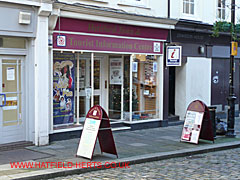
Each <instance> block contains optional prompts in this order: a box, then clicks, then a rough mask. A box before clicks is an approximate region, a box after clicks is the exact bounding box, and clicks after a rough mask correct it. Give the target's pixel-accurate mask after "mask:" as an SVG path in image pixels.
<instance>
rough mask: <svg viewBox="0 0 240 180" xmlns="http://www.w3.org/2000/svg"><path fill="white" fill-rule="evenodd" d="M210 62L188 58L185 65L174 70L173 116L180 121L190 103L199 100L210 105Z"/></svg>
mask: <svg viewBox="0 0 240 180" xmlns="http://www.w3.org/2000/svg"><path fill="white" fill-rule="evenodd" d="M211 62H212V60H211V59H210V58H201V57H188V58H187V63H186V64H184V65H183V66H182V67H177V68H176V81H175V82H176V90H175V105H176V107H175V114H176V115H179V116H180V119H181V120H183V119H184V116H185V113H186V110H187V107H188V105H189V104H190V103H191V102H192V101H194V100H201V101H203V102H204V103H205V104H206V105H207V106H209V105H210V103H211V67H212V65H211Z"/></svg>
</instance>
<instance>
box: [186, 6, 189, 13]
mask: <svg viewBox="0 0 240 180" xmlns="http://www.w3.org/2000/svg"><path fill="white" fill-rule="evenodd" d="M186 13H187V14H189V4H186Z"/></svg>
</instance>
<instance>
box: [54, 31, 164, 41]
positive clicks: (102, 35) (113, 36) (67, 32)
mask: <svg viewBox="0 0 240 180" xmlns="http://www.w3.org/2000/svg"><path fill="white" fill-rule="evenodd" d="M53 33H59V34H61V33H64V34H74V35H83V36H97V37H111V38H119V39H135V40H144V41H161V42H165V41H166V40H163V39H151V38H139V37H132V36H117V35H109V34H93V33H83V32H72V31H53Z"/></svg>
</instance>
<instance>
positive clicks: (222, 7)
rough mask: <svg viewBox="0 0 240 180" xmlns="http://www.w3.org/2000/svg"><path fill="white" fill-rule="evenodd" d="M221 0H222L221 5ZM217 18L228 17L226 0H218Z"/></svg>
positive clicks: (223, 18)
mask: <svg viewBox="0 0 240 180" xmlns="http://www.w3.org/2000/svg"><path fill="white" fill-rule="evenodd" d="M219 1H221V3H220V6H219ZM219 11H220V12H219ZM223 14H224V16H223ZM217 18H218V19H220V20H225V19H226V0H217Z"/></svg>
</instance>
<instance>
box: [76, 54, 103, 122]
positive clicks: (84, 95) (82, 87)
mask: <svg viewBox="0 0 240 180" xmlns="http://www.w3.org/2000/svg"><path fill="white" fill-rule="evenodd" d="M106 67H107V65H106V59H105V58H95V59H94V68H93V69H94V70H93V73H94V75H93V77H94V78H93V84H94V89H93V104H94V105H100V106H102V107H107V105H106V103H107V99H106V96H105V94H107V93H106V92H105V91H107V87H105V85H106V84H107V82H105V81H107V72H106V71H105V68H106ZM91 69H92V68H91V59H88V58H87V59H81V58H80V59H79V117H80V118H81V120H84V119H85V116H86V114H87V112H88V111H89V109H90V107H91V98H92V86H91V84H92V83H91V82H92V80H91Z"/></svg>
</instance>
